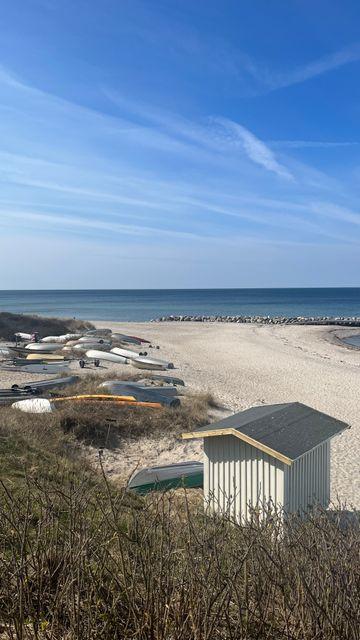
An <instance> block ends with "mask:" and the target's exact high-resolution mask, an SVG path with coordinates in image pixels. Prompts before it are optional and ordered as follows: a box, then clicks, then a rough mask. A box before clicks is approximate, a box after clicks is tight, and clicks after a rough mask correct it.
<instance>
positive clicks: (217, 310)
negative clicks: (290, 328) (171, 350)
mask: <svg viewBox="0 0 360 640" xmlns="http://www.w3.org/2000/svg"><path fill="white" fill-rule="evenodd" d="M0 311H12V312H18V313H37V314H42V315H47V316H67V317H76V318H83V319H90V320H114V321H116V320H118V321H139V322H141V321H147V320H151V319H152V318H156V317H158V316H163V315H169V314H173V315H186V314H189V315H190V314H204V315H235V314H239V315H269V316H276V315H283V316H298V315H301V316H360V288H341V289H340V288H339V289H161V290H154V289H151V290H113V289H111V290H81V291H75V290H73V291H62V290H56V291H0Z"/></svg>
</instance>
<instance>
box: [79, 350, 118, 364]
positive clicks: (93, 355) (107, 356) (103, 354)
mask: <svg viewBox="0 0 360 640" xmlns="http://www.w3.org/2000/svg"><path fill="white" fill-rule="evenodd" d="M85 356H86V357H87V358H89V359H90V360H105V361H106V362H115V363H117V364H127V363H128V360H127V359H126V358H124V357H123V356H118V355H117V354H116V353H111V352H110V351H99V350H97V349H89V351H86V353H85Z"/></svg>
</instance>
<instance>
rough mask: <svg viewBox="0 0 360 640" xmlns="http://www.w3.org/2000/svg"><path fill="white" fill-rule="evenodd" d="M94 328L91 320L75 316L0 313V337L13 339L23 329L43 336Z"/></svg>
mask: <svg viewBox="0 0 360 640" xmlns="http://www.w3.org/2000/svg"><path fill="white" fill-rule="evenodd" d="M89 329H94V325H93V324H91V322H85V321H84V320H76V319H75V318H46V317H44V316H36V315H29V314H23V313H9V312H1V313H0V339H1V340H12V339H13V337H14V333H16V332H17V331H22V332H24V333H33V332H34V331H37V332H38V333H39V334H40V335H41V336H47V335H51V336H54V335H55V336H56V335H61V334H63V333H76V332H77V331H88V330H89Z"/></svg>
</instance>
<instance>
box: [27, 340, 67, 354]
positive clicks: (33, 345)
mask: <svg viewBox="0 0 360 640" xmlns="http://www.w3.org/2000/svg"><path fill="white" fill-rule="evenodd" d="M25 349H27V351H34V352H35V353H52V352H53V351H58V349H60V346H59V345H58V344H57V343H56V342H30V344H27V345H26V347H25Z"/></svg>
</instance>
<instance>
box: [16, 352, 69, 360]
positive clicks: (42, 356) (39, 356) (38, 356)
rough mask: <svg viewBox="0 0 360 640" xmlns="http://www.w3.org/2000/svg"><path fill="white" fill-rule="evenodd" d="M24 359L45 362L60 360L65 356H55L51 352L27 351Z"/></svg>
mask: <svg viewBox="0 0 360 640" xmlns="http://www.w3.org/2000/svg"><path fill="white" fill-rule="evenodd" d="M26 360H32V361H33V362H34V361H35V362H36V361H37V360H41V361H45V360H46V362H50V361H51V362H62V361H63V360H65V356H57V355H55V354H53V353H29V355H28V356H26Z"/></svg>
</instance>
